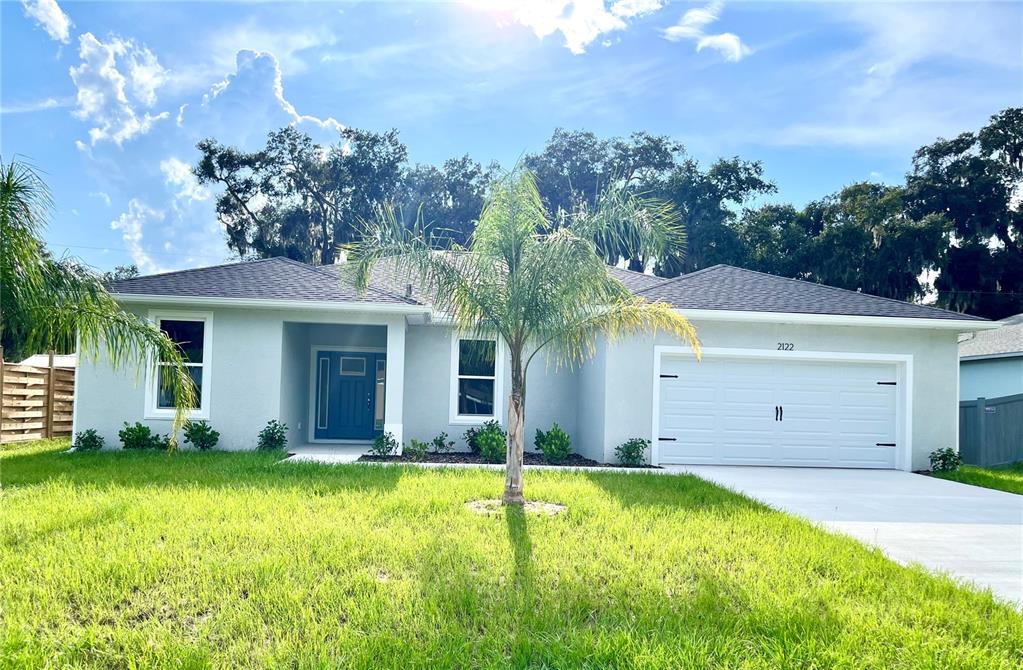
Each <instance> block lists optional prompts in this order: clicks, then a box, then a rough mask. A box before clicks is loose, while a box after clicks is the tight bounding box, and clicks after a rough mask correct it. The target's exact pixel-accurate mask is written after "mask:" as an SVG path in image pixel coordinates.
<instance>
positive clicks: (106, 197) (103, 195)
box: [89, 191, 110, 207]
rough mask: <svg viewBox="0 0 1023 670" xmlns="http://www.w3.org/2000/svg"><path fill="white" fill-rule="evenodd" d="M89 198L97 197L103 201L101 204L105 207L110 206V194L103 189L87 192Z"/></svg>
mask: <svg viewBox="0 0 1023 670" xmlns="http://www.w3.org/2000/svg"><path fill="white" fill-rule="evenodd" d="M89 197H90V198H99V199H100V200H102V201H103V204H104V205H106V206H107V207H109V206H110V196H109V195H108V194H106V193H105V192H103V191H92V192H90V193H89Z"/></svg>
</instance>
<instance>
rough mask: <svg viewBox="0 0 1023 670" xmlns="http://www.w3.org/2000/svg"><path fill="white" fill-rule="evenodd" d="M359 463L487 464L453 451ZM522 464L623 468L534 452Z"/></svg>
mask: <svg viewBox="0 0 1023 670" xmlns="http://www.w3.org/2000/svg"><path fill="white" fill-rule="evenodd" d="M359 462H360V463H462V464H467V465H484V464H487V462H486V461H484V460H483V459H482V458H481V457H480V455H479V454H473V453H470V452H468V451H454V452H451V453H448V454H435V453H429V454H427V455H426V457H425V458H423V459H422V460H418V461H417V460H413V459H412V457H410V456H409V455H408V454H402V455H401V456H373V455H371V454H363V455H362V456H360V457H359ZM522 462H523V464H524V465H549V466H551V467H566V468H578V467H587V468H621V467H625V466H623V465H619V464H616V463H600V462H598V461H595V460H593V459H592V458H586V457H585V456H580V455H579V454H569V456H568V458H566V459H565V461H564V462H563V463H558V464H557V465H554V464H553V463H548V462H547V461H545V460H543V456H542V455H541V454H539V453H537V452H535V451H527V452H525V454H523V457H522ZM636 468H637V469H649V470H660V468H659V467H657V466H654V465H639V466H636Z"/></svg>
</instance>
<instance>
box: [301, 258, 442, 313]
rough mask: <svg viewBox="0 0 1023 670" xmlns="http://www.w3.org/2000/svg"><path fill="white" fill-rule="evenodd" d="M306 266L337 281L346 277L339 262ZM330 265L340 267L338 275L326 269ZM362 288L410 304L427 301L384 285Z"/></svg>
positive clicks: (420, 303) (419, 303)
mask: <svg viewBox="0 0 1023 670" xmlns="http://www.w3.org/2000/svg"><path fill="white" fill-rule="evenodd" d="M306 267H308V268H310V269H311V270H313V271H315V272H316V273H317V274H319V275H322V276H324V277H327V278H328V279H331V280H334V279H336V280H337V281H341V280H342V278H343V277H344V268H343V267H342V266H341V265H339V264H337V263H331V264H330V265H307V266H306ZM328 267H336V268H338V273H337V276H334V275H333V274H331V273H330V272H328V271H327V270H326V268H328ZM356 290H357V291H358V290H359V289H358V288H356ZM362 290H364V291H372V292H374V293H378V294H381V295H386V296H389V297H391V298H396V299H398V300H402V301H404V302H407V303H408V304H410V305H423V304H425V303H422V302H419V301H418V300H415V299H411V298H408V297H406V296H405V295H402V294H401V293H399V292H397V291H392V290H391V289H389V288H384V287H381V286H370V285H367V286H366V288H365V289H362Z"/></svg>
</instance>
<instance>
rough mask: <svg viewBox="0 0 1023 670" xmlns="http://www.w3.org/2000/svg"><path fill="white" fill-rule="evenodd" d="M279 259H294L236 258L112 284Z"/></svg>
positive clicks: (128, 278) (117, 281)
mask: <svg viewBox="0 0 1023 670" xmlns="http://www.w3.org/2000/svg"><path fill="white" fill-rule="evenodd" d="M277 260H288V261H291V260H292V259H290V258H285V257H284V256H271V257H270V258H252V259H245V258H242V259H239V260H236V261H230V262H228V263H217V264H216V265H203V266H202V267H198V268H183V269H181V270H168V271H166V272H154V273H153V274H148V275H139V276H137V277H126V278H124V279H115V280H113V281H111V282H110V283H111V284H120V283H121V282H130V281H135V280H136V279H150V278H152V277H166V276H168V275H179V274H184V273H185V272H198V271H199V270H215V269H217V268H226V267H232V266H235V265H255V264H257V263H267V262H269V261H277ZM292 262H294V263H298V261H292Z"/></svg>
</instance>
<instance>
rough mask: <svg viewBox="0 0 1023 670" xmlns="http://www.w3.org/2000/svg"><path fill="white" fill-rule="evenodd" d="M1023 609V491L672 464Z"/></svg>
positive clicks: (863, 474) (906, 478)
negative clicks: (991, 594)
mask: <svg viewBox="0 0 1023 670" xmlns="http://www.w3.org/2000/svg"><path fill="white" fill-rule="evenodd" d="M668 469H670V470H671V471H673V472H691V473H693V474H695V475H698V476H700V477H703V478H704V479H708V480H710V481H712V482H715V483H717V484H721V485H722V486H726V487H728V488H730V489H732V490H734V491H738V492H740V493H743V494H745V495H748V496H750V497H752V498H756V499H757V500H760V501H761V502H764V503H767V504H768V505H770V506H772V507H774V508H776V509H779V510H782V511H785V512H789V513H792V514H798V515H799V516H802V517H804V518H806V519H809V520H811V521H814V522H817V523H819V524H821V525H822V526H824V527H826V528H829V529H833V530H837V531H840V532H842V533H845V534H847V535H851V536H852V537H854V538H856V539H858V540H860V541H862V542H866V543H868V544H872V545H875V546H877V547H879V548H881V549H882V550H883V551H884V552H885V553H886V554H887V555H888V556H889V557H891V558H893V559H895V560H896V561H899V562H900V563H904V564H908V563H919V564H921V565H923V566H924V567H926V568H929V569H931V570H937V571H942V572H946V573H948V574H949V575H950V576H952V577H955V578H959V579H961V580H967V581H971V582H973V583H974V584H976V585H978V586H980V587H982V588H990V589H991V590H992V591H993V592H994V593H995V595H996V596H999V597H1001V598H1003V599H1005V600H1008V601H1010V602H1013V603H1014V604H1016V605H1017V606H1023V496H1019V495H1015V494H1012V493H1003V492H1001V491H993V490H991V489H984V488H979V487H976V486H968V485H966V484H959V483H956V482H949V481H945V480H943V479H935V478H933V477H926V476H923V475H915V474H911V473H908V472H899V471H894V470H837V469H816V468H813V469H811V468H767V467H755V468H754V467H740V466H709V465H707V466H704V465H700V466H670V467H669V468H668Z"/></svg>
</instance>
